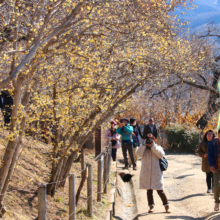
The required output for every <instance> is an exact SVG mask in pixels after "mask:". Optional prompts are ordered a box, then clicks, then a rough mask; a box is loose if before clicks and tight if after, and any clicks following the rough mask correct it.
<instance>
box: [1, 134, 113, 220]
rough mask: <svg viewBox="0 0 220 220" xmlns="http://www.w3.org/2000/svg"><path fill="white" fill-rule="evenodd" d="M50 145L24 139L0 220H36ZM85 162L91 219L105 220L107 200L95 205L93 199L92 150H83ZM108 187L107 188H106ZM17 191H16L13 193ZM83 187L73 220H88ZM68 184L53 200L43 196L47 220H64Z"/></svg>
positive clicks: (48, 166) (47, 172) (77, 165)
mask: <svg viewBox="0 0 220 220" xmlns="http://www.w3.org/2000/svg"><path fill="white" fill-rule="evenodd" d="M5 136H6V133H1V134H0V141H1V144H0V149H1V151H0V154H1V157H2V155H3V153H4V149H5V143H6V142H5ZM51 150H52V146H51V145H47V144H45V143H42V142H39V141H35V140H34V139H33V138H32V137H27V138H24V141H23V146H22V149H21V151H20V154H19V159H18V161H17V164H16V168H15V171H14V175H13V178H12V182H11V184H10V186H9V189H8V191H11V190H16V191H13V192H11V193H8V194H7V195H6V197H5V200H4V205H5V206H6V208H7V212H6V214H5V215H4V217H3V219H5V220H6V219H7V220H9V219H10V220H13V219H14V220H15V219H16V220H19V219H25V220H29V219H36V218H37V212H38V210H37V202H38V199H37V187H38V185H39V184H40V183H47V182H48V180H49V177H50V169H51V163H50V160H49V159H48V158H49V154H50V152H51ZM85 161H86V162H87V163H91V164H92V165H93V180H94V181H93V201H94V202H93V206H94V217H93V218H92V219H105V216H106V210H107V208H108V206H109V203H108V198H107V196H106V195H104V196H103V201H102V202H101V203H98V202H97V201H96V198H97V194H96V192H97V182H96V180H97V162H95V161H94V152H93V150H86V156H85ZM80 170H81V165H80V163H74V164H73V166H72V170H71V172H72V173H75V174H76V189H78V185H79V183H80V180H81V175H80ZM109 187H111V186H109ZM17 190H18V191H17ZM86 197H87V186H86V183H85V186H84V188H83V190H82V193H81V197H80V200H79V204H78V206H77V208H76V209H77V216H76V219H91V217H89V216H88V213H87V203H86V200H87V198H86ZM68 209H69V207H68V180H67V182H66V185H65V187H64V188H62V189H61V188H59V189H58V191H57V192H56V194H55V196H54V198H52V197H50V196H47V219H48V220H49V219H51V220H52V219H53V220H55V219H68V218H67V217H68Z"/></svg>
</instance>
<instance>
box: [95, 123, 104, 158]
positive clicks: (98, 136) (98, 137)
mask: <svg viewBox="0 0 220 220" xmlns="http://www.w3.org/2000/svg"><path fill="white" fill-rule="evenodd" d="M101 152H102V127H99V128H97V129H96V130H95V156H96V157H97V156H98V155H99V154H100V153H101Z"/></svg>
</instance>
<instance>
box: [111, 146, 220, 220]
mask: <svg viewBox="0 0 220 220" xmlns="http://www.w3.org/2000/svg"><path fill="white" fill-rule="evenodd" d="M118 153H119V154H118V159H119V161H120V159H122V154H121V152H120V150H119V152H118ZM166 158H167V159H168V161H169V168H168V170H167V171H165V172H164V182H165V192H166V194H167V197H168V199H169V201H170V205H171V209H172V213H171V214H166V213H164V207H163V205H162V204H161V200H160V198H159V197H158V195H157V193H156V192H154V199H155V209H156V212H155V213H154V214H148V212H147V211H148V205H147V197H146V191H145V190H139V189H138V188H139V173H140V166H141V161H138V170H137V171H133V170H132V169H130V170H129V171H127V173H131V174H134V176H133V177H132V181H131V182H130V183H123V181H122V180H119V181H118V186H119V187H120V188H121V187H122V188H123V190H122V192H123V193H126V192H125V191H126V190H127V191H129V188H127V189H126V188H125V187H124V184H129V185H130V186H132V185H133V192H127V195H130V194H133V195H135V199H134V200H133V201H134V203H133V204H132V206H131V209H130V212H129V211H128V209H129V207H127V209H124V207H126V206H127V203H129V201H128V200H125V201H123V200H122V199H120V198H119V197H117V200H116V214H115V219H119V220H122V219H123V220H131V219H135V220H137V219H140V220H144V219H149V220H162V219H186V220H189V219H190V220H191V219H193V220H197V219H199V220H200V219H206V220H220V213H219V212H213V208H214V199H213V194H207V193H206V190H207V188H206V182H205V177H206V175H205V173H203V172H202V171H201V158H200V157H198V156H195V155H190V154H187V155H167V156H166ZM122 167H123V164H122V163H120V162H118V172H125V171H124V170H122ZM118 179H119V178H118ZM131 190H132V188H131ZM125 198H127V197H125ZM132 207H137V209H134V208H132ZM125 210H127V211H126V212H125Z"/></svg>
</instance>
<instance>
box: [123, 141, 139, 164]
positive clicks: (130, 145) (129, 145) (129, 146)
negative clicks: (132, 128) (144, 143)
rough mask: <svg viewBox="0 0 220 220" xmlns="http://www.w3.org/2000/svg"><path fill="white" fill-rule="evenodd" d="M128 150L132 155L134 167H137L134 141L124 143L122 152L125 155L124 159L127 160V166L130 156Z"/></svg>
mask: <svg viewBox="0 0 220 220" xmlns="http://www.w3.org/2000/svg"><path fill="white" fill-rule="evenodd" d="M127 151H128V153H129V155H130V158H131V162H132V164H133V166H134V167H136V163H135V160H134V153H133V143H132V142H131V143H126V144H124V143H122V153H123V157H124V161H125V166H126V167H127V166H128V156H127Z"/></svg>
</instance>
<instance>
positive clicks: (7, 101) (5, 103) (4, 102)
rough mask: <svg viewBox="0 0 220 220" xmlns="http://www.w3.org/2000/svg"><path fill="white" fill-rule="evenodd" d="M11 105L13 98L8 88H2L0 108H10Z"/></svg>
mask: <svg viewBox="0 0 220 220" xmlns="http://www.w3.org/2000/svg"><path fill="white" fill-rule="evenodd" d="M12 105H13V98H12V96H11V94H10V93H9V91H8V90H2V91H1V92H0V108H1V109H5V108H11V107H12Z"/></svg>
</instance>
